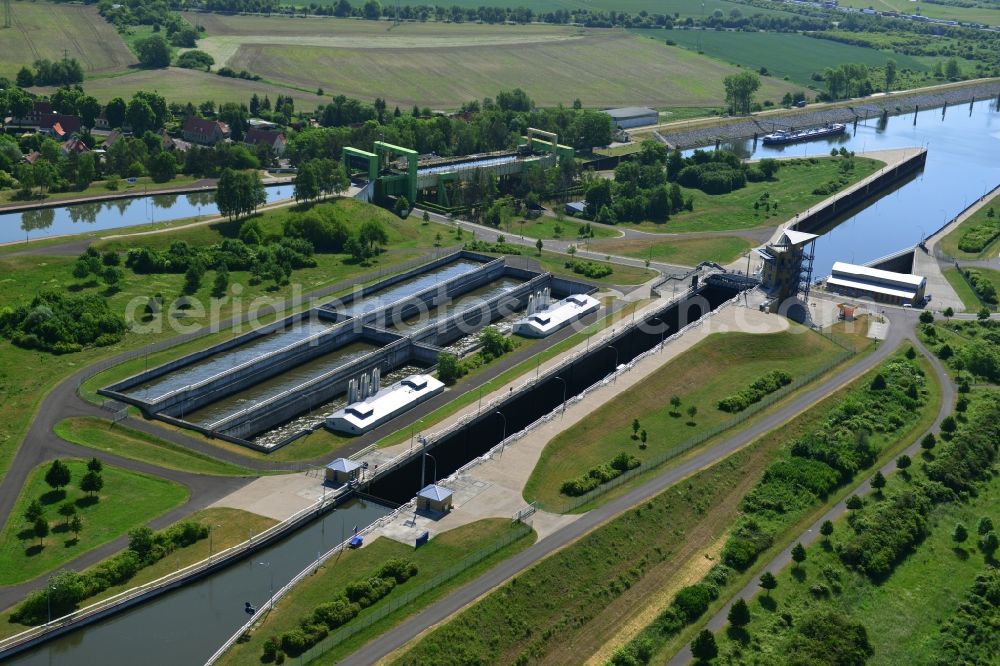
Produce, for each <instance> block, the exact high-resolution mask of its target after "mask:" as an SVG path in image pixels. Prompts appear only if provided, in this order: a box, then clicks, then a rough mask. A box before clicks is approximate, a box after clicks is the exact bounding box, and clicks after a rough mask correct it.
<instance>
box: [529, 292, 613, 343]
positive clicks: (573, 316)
mask: <svg viewBox="0 0 1000 666" xmlns="http://www.w3.org/2000/svg"><path fill="white" fill-rule="evenodd" d="M600 307H601V302H600V301H599V300H597V299H596V298H594V297H593V296H588V295H587V294H573V295H572V296H567V297H566V298H564V299H563V300H561V301H556V302H555V303H550V302H549V290H548V289H547V288H546V289H543V290H542V291H540V292H538V293H536V294H532V295H531V296H530V297H529V298H528V311H527V313H526V314H527V316H526V317H525V318H524V319H519V320H517V321H516V322H514V333H517V334H518V335H523V336H525V337H528V338H545V337H548V336H550V335H552V334H553V333H555V332H556V331H558V330H559V329H561V328H565V327H566V326H569V324H570V323H572V322H574V321H576V320H577V319H579V318H580V317H584V316H586V315H588V314H590V313H591V312H596V311H597V310H598V308H600Z"/></svg>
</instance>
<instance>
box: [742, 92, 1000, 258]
mask: <svg viewBox="0 0 1000 666" xmlns="http://www.w3.org/2000/svg"><path fill="white" fill-rule="evenodd" d="M841 146H844V147H846V148H847V149H848V150H853V151H856V152H859V153H860V152H863V151H868V150H881V149H886V148H911V147H917V148H919V147H921V146H923V147H926V148H927V151H928V153H927V166H926V167H925V168H924V171H923V173H922V174H921V175H919V176H917V177H916V178H915V179H913V180H911V181H909V182H907V183H905V184H904V185H903V186H902V187H899V188H898V189H896V190H894V191H890V192H889V193H888V194H886V195H884V196H882V197H881V198H880V199H878V200H877V201H875V202H874V203H873V204H872V205H869V206H868V207H867V208H865V209H864V210H861V211H859V212H857V213H856V214H854V215H852V216H850V217H848V218H847V219H846V220H844V221H843V222H842V223H841V224H839V225H837V226H836V227H834V228H832V229H830V230H829V231H827V232H826V233H824V234H823V235H822V236H821V237H820V238H819V239H817V241H816V260H815V263H814V266H813V275H814V277H821V276H825V275H829V274H830V271H831V269H832V267H833V263H834V262H835V261H847V262H852V263H859V264H860V263H866V262H868V261H872V260H873V259H878V258H879V257H883V256H885V255H887V254H891V253H893V252H896V251H898V250H902V249H904V248H906V247H910V246H913V245H915V244H916V243H917V242H918V241H920V239H921V238H924V237H925V236H929V235H930V234H932V233H934V232H935V231H937V230H938V229H939V228H940V227H941V226H943V225H944V224H945V223H946V222H947V221H948V220H951V219H952V218H954V217H955V216H956V215H957V214H958V213H959V212H961V211H962V210H963V209H964V208H965V207H966V206H968V205H969V204H971V203H972V202H974V201H975V200H976V199H979V198H980V197H982V196H983V194H984V193H985V192H987V191H989V190H992V189H993V188H994V187H995V186H996V185H998V184H1000V113H998V111H997V103H996V100H984V101H982V102H976V103H975V104H974V105H972V108H971V109H970V105H969V104H968V103H966V104H960V105H956V106H952V107H949V108H948V109H947V111H945V112H942V110H941V109H928V110H926V111H921V112H920V113H918V114H916V123H915V124H914V114H912V113H910V114H907V115H903V116H895V117H890V118H889V119H888V121H887V122H886V123H885V124H884V125H883V124H881V123H880V122H879V119H878V118H870V119H868V120H867V121H865V122H861V123H858V126H857V129H856V130H855V129H854V128H853V127H852V126H851V125H848V133H847V134H846V135H844V136H841V137H836V138H831V139H828V140H824V141H811V142H808V143H802V144H792V145H789V146H765V145H763V144H762V143H760V142H758V143H757V146H756V148H754V146H753V141H744V142H739V143H737V144H734V145H724V146H723V147H725V148H735V149H737V150H738V151H739V152H741V153H742V154H744V155H752V156H753V157H755V158H761V157H779V156H781V157H787V156H804V155H829V153H830V149H831V148H840V147H841ZM778 178H779V179H780V178H781V172H780V171H779V172H778Z"/></svg>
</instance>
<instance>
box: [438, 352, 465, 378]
mask: <svg viewBox="0 0 1000 666" xmlns="http://www.w3.org/2000/svg"><path fill="white" fill-rule="evenodd" d="M461 376H462V368H461V366H460V365H459V363H458V357H456V356H455V355H454V354H438V379H440V380H441V381H442V382H444V383H445V384H454V383H455V382H456V381H457V380H458V378H459V377H461Z"/></svg>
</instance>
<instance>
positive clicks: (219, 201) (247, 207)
mask: <svg viewBox="0 0 1000 666" xmlns="http://www.w3.org/2000/svg"><path fill="white" fill-rule="evenodd" d="M265 201H267V193H266V192H265V191H264V183H263V182H262V181H261V179H260V174H258V173H257V172H256V171H237V170H235V169H223V170H222V175H221V176H220V177H219V184H218V187H217V189H216V191H215V203H216V205H217V206H218V208H219V212H220V213H222V214H223V215H225V216H227V217H229V219H231V220H232V219H236V220H238V219H240V218H241V217H245V216H249V215H250V214H251V213H253V212H254V211H255V210H257V207H258V206H260V205H261V204H262V203H264V202H265Z"/></svg>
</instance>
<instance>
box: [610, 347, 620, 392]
mask: <svg viewBox="0 0 1000 666" xmlns="http://www.w3.org/2000/svg"><path fill="white" fill-rule="evenodd" d="M608 349H610V350H611V351H613V352H614V353H615V365H614V367H613V368H612V369H611V372H614V373H615V376H614V378H613V379H612V380H611V383H612V384H617V383H618V372H617V371H618V349H616V348H615V347H614V346H613V345H608Z"/></svg>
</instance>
